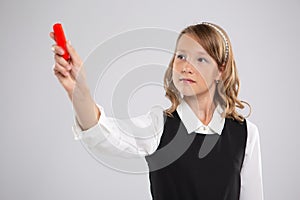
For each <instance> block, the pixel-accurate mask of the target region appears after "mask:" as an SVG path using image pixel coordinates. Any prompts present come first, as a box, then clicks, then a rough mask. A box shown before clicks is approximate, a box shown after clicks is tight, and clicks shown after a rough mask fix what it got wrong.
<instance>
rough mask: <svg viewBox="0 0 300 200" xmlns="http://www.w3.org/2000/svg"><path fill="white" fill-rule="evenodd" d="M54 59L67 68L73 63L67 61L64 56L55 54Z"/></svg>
mask: <svg viewBox="0 0 300 200" xmlns="http://www.w3.org/2000/svg"><path fill="white" fill-rule="evenodd" d="M54 60H55V62H56V63H58V64H59V65H61V66H62V67H64V68H65V69H66V70H70V69H71V65H70V64H69V63H68V61H66V60H65V59H64V58H63V57H62V56H60V55H57V54H55V55H54Z"/></svg>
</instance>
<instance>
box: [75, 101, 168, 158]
mask: <svg viewBox="0 0 300 200" xmlns="http://www.w3.org/2000/svg"><path fill="white" fill-rule="evenodd" d="M96 105H97V107H98V108H99V110H100V112H101V116H100V119H99V121H98V123H97V124H96V125H95V126H93V127H91V128H89V129H88V130H85V131H82V129H81V127H80V126H79V123H78V121H77V118H76V117H75V121H74V125H73V127H72V128H73V133H74V135H75V140H81V141H82V143H83V144H84V145H85V146H86V147H87V148H88V149H89V150H90V151H91V152H92V153H93V154H94V156H96V157H97V155H95V154H99V153H100V154H109V155H115V156H121V157H127V158H128V157H136V156H145V155H150V154H152V153H154V151H155V150H156V149H157V147H158V145H159V140H160V137H161V134H162V131H163V112H162V110H161V109H157V108H153V109H151V110H150V111H149V112H148V113H147V114H145V115H141V116H138V117H134V118H131V119H117V118H112V117H107V116H106V114H105V112H104V108H103V107H102V106H100V105H98V104H96ZM99 156H101V155H99Z"/></svg>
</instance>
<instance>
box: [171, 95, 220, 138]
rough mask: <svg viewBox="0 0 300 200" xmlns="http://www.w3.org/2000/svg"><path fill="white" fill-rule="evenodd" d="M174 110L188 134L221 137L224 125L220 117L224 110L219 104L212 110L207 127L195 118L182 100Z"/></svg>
mask: <svg viewBox="0 0 300 200" xmlns="http://www.w3.org/2000/svg"><path fill="white" fill-rule="evenodd" d="M176 110H177V113H178V115H179V117H180V119H181V121H182V122H183V124H184V126H185V127H186V129H187V132H188V133H189V134H190V133H192V132H197V133H203V134H215V133H217V134H219V135H221V133H222V130H223V127H224V124H225V118H224V117H222V116H221V115H222V112H223V111H224V110H223V109H222V107H221V106H220V104H218V105H217V107H216V109H215V110H214V113H213V116H212V119H211V121H210V122H209V124H208V125H207V126H206V125H204V124H203V123H202V122H201V120H199V119H198V118H197V116H196V115H195V113H194V112H193V110H192V109H191V107H190V106H189V105H188V104H187V103H186V101H185V100H184V99H181V103H180V104H179V105H178V106H177V109H176Z"/></svg>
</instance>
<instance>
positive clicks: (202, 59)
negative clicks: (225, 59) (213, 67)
mask: <svg viewBox="0 0 300 200" xmlns="http://www.w3.org/2000/svg"><path fill="white" fill-rule="evenodd" d="M198 61H199V62H207V60H206V59H205V58H199V59H198Z"/></svg>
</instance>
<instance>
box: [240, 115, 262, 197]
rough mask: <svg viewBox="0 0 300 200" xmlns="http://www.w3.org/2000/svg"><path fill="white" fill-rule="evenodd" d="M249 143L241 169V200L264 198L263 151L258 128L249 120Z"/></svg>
mask: <svg viewBox="0 0 300 200" xmlns="http://www.w3.org/2000/svg"><path fill="white" fill-rule="evenodd" d="M247 131H248V137H247V143H246V151H245V157H244V162H243V166H242V170H241V193H240V199H241V200H253V199H255V200H263V199H264V195H263V180H262V166H261V151H260V139H259V132H258V128H257V126H256V125H255V124H253V123H252V122H250V121H249V120H247Z"/></svg>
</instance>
